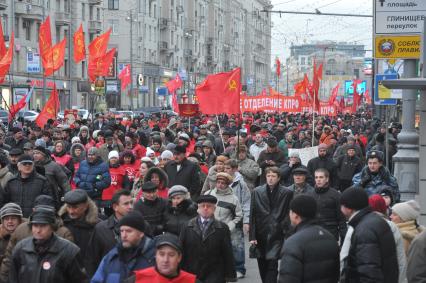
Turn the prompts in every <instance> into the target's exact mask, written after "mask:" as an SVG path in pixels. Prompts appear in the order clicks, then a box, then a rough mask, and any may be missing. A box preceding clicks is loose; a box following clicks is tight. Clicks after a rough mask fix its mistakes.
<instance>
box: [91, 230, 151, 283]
mask: <svg viewBox="0 0 426 283" xmlns="http://www.w3.org/2000/svg"><path fill="white" fill-rule="evenodd" d="M123 251H124V249H123V247H122V245H121V243H119V244H117V245H116V246H115V247H114V248H113V249H112V250H111V251H109V252H108V253H107V254H106V255H105V256H104V258H103V259H102V261H101V263H100V264H99V267H98V269H97V270H96V273H95V275H94V276H93V278H92V280H91V281H90V282H91V283H121V282H123V281H124V280H126V279H127V278H129V277H130V276H131V275H132V273H133V271H135V270H140V269H144V268H148V267H151V266H154V264H155V259H154V256H155V245H154V241H153V240H152V239H151V238H149V237H147V236H144V237H143V238H142V240H141V241H140V243H139V245H138V246H137V247H136V248H135V249H133V252H132V254H131V256H130V257H129V256H127V258H128V259H127V260H125V261H124V259H123V257H122V256H121V254H122V253H123Z"/></svg>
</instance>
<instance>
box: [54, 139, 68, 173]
mask: <svg viewBox="0 0 426 283" xmlns="http://www.w3.org/2000/svg"><path fill="white" fill-rule="evenodd" d="M51 157H52V159H53V160H55V162H56V163H58V164H60V165H62V166H64V167H66V168H67V169H68V170H69V174H67V175H68V177H69V178H71V177H72V176H73V175H74V164H73V163H72V160H71V159H72V157H71V155H70V154H68V153H67V150H66V146H65V142H64V141H62V140H59V141H56V142H55V144H54V148H53V153H52V154H51Z"/></svg>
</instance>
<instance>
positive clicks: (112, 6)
mask: <svg viewBox="0 0 426 283" xmlns="http://www.w3.org/2000/svg"><path fill="white" fill-rule="evenodd" d="M108 10H118V0H108Z"/></svg>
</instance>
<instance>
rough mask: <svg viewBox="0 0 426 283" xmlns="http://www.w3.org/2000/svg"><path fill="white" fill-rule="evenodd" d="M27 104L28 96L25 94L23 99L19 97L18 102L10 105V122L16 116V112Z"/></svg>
mask: <svg viewBox="0 0 426 283" xmlns="http://www.w3.org/2000/svg"><path fill="white" fill-rule="evenodd" d="M26 104H27V96H26V95H24V96H23V97H22V98H21V99H19V101H18V103H16V104H13V105H11V106H10V107H9V122H10V121H12V120H13V118H15V116H16V113H18V112H19V110H21V109H22V108H24V107H25V105H26Z"/></svg>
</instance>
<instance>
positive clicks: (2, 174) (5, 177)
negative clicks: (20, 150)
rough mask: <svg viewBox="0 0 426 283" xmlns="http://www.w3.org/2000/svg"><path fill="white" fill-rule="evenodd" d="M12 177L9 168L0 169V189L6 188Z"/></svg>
mask: <svg viewBox="0 0 426 283" xmlns="http://www.w3.org/2000/svg"><path fill="white" fill-rule="evenodd" d="M12 177H13V173H12V172H10V171H9V167H8V166H6V167H3V168H1V169H0V188H4V187H6V184H7V182H8V181H9V180H10V179H11V178H12Z"/></svg>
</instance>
